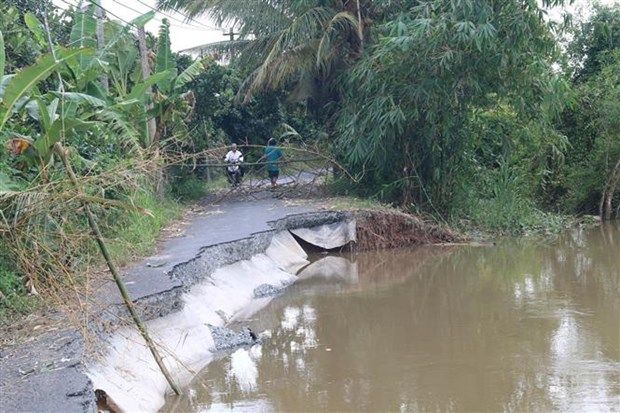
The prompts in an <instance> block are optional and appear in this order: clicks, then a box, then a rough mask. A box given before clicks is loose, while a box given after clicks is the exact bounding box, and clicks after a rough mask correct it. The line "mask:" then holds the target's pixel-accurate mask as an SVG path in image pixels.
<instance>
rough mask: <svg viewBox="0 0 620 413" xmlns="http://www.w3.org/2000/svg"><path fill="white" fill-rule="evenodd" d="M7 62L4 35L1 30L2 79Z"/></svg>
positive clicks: (0, 61) (0, 73) (0, 74)
mask: <svg viewBox="0 0 620 413" xmlns="http://www.w3.org/2000/svg"><path fill="white" fill-rule="evenodd" d="M5 63H6V54H5V53H4V37H2V31H0V79H2V77H3V76H4V65H5Z"/></svg>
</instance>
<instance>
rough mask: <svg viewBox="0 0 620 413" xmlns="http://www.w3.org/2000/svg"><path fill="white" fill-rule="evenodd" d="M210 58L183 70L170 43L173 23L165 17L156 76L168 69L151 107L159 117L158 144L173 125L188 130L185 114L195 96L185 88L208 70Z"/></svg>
mask: <svg viewBox="0 0 620 413" xmlns="http://www.w3.org/2000/svg"><path fill="white" fill-rule="evenodd" d="M208 62H209V60H207V59H204V60H201V59H199V60H196V61H195V62H194V63H192V64H191V65H190V66H189V67H187V69H185V70H184V71H183V72H181V73H180V74H179V73H178V72H177V67H176V61H175V59H174V55H173V53H172V50H171V47H170V26H169V24H168V21H167V20H166V19H163V20H162V25H161V27H160V31H159V38H158V48H157V56H156V60H155V68H156V70H157V73H156V74H155V75H154V76H158V75H160V74H164V73H165V74H166V75H165V76H163V77H162V78H161V79H159V80H158V81H157V82H156V83H155V85H156V87H157V90H156V92H155V95H154V97H153V109H152V110H151V111H150V116H153V117H155V118H156V120H157V130H156V134H155V137H154V139H153V144H154V145H157V144H158V142H159V140H160V138H161V137H162V136H163V135H166V134H167V129H168V128H169V127H170V126H172V127H173V128H176V129H179V130H178V132H180V134H186V133H187V126H186V124H185V122H184V119H183V118H185V117H187V113H188V111H189V112H191V109H192V108H193V102H194V101H195V98H194V94H193V92H192V91H184V88H185V86H186V85H187V84H188V83H190V82H191V81H192V80H194V79H196V78H197V77H198V76H199V75H200V74H201V73H203V72H204V71H205V70H206V66H207V63H208Z"/></svg>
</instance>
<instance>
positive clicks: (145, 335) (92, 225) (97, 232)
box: [54, 143, 181, 395]
mask: <svg viewBox="0 0 620 413" xmlns="http://www.w3.org/2000/svg"><path fill="white" fill-rule="evenodd" d="M54 151H55V152H56V154H57V155H58V156H59V157H60V159H61V160H62V163H63V165H64V167H65V170H66V171H67V174H68V175H69V179H70V180H71V183H72V184H73V186H74V187H75V189H76V191H78V193H80V194H81V193H82V188H81V187H80V185H79V182H78V180H77V177H76V176H75V172H73V167H72V166H71V162H69V158H68V157H67V152H66V151H65V149H64V148H63V147H62V146H61V144H60V143H56V144H55V145H54ZM82 206H83V207H84V213H85V214H86V218H87V219H88V225H89V226H90V228H91V230H92V232H93V237H94V238H95V241H96V242H97V245H98V246H99V250H100V251H101V254H102V255H103V258H104V259H105V262H106V264H107V266H108V269H109V270H110V273H111V274H112V277H113V278H114V282H115V283H116V286H117V287H118V290H119V292H120V293H121V296H122V298H123V302H124V303H125V306H126V307H127V310H129V314H131V318H132V319H133V321H134V323H135V324H136V326H137V327H138V330H139V331H140V334H141V335H142V337H143V338H144V341H145V342H146V345H147V346H148V348H149V350H150V351H151V354H152V355H153V358H154V359H155V362H156V363H157V365H158V366H159V369H160V370H161V372H162V374H163V375H164V377H165V378H166V381H167V382H168V384H169V385H170V387H171V388H172V390H173V391H174V392H175V393H176V394H177V395H180V394H181V389H180V388H179V387H178V386H177V384H176V383H175V382H174V380H173V379H172V376H171V375H170V372H169V371H168V368H167V367H166V365H165V364H164V362H163V360H162V358H161V355H160V354H159V351H157V348H156V347H155V343H154V342H153V340H152V339H151V336H150V335H149V332H148V330H147V328H146V326H145V325H144V323H143V322H142V319H140V316H139V315H138V313H137V312H136V309H135V307H134V305H133V302H132V301H131V298H130V296H129V292H128V291H127V287H126V286H125V283H124V282H123V279H122V278H121V276H120V274H119V272H118V270H117V268H116V265H115V264H114V261H112V257H110V253H109V252H108V248H107V246H106V243H105V241H104V239H103V236H102V235H101V231H100V230H99V225H97V221H96V220H95V216H94V214H93V213H92V211H91V210H90V204H89V203H88V202H87V201H86V200H85V199H82Z"/></svg>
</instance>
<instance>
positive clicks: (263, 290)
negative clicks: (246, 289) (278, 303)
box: [254, 284, 283, 298]
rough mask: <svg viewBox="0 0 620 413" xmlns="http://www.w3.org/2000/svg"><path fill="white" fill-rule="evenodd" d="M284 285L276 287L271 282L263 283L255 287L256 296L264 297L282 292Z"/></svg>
mask: <svg viewBox="0 0 620 413" xmlns="http://www.w3.org/2000/svg"><path fill="white" fill-rule="evenodd" d="M282 290H283V288H282V287H276V286H275V285H271V284H261V285H259V286H258V287H256V288H255V289H254V298H263V297H268V296H271V295H276V294H280V292H281V291H282Z"/></svg>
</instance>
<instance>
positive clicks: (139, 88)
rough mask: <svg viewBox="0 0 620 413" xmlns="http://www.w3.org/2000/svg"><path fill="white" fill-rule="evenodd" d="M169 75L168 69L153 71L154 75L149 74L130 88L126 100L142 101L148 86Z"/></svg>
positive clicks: (167, 77)
mask: <svg viewBox="0 0 620 413" xmlns="http://www.w3.org/2000/svg"><path fill="white" fill-rule="evenodd" d="M170 76H171V72H169V71H165V72H160V73H155V74H154V75H152V76H149V77H148V78H146V80H145V81H144V82H140V83H138V84H137V85H135V86H134V87H133V89H131V93H129V95H127V100H133V99H135V100H140V101H143V100H144V96H145V94H146V91H147V89H148V88H149V87H150V86H153V85H154V84H158V82H161V81H162V80H163V79H169V78H170Z"/></svg>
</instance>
